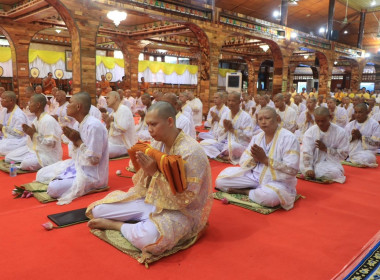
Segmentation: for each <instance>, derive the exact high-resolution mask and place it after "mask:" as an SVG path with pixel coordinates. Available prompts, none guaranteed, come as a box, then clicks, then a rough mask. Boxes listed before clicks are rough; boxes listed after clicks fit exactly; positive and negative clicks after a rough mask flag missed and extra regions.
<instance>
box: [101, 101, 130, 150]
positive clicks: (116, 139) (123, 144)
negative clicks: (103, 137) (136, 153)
mask: <svg viewBox="0 0 380 280" xmlns="http://www.w3.org/2000/svg"><path fill="white" fill-rule="evenodd" d="M112 116H113V118H114V121H113V122H111V124H110V128H109V132H108V141H109V144H108V145H109V157H110V158H114V157H118V156H121V155H125V154H128V151H127V150H128V149H129V148H130V147H132V146H133V145H134V144H135V143H136V130H135V121H134V119H133V116H132V112H131V110H130V109H129V108H128V107H127V106H124V105H122V104H120V105H119V108H118V109H117V111H116V112H113V113H111V115H110V117H112Z"/></svg>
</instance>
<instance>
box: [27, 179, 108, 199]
mask: <svg viewBox="0 0 380 280" xmlns="http://www.w3.org/2000/svg"><path fill="white" fill-rule="evenodd" d="M22 187H24V188H25V190H27V191H30V192H33V196H34V197H35V198H36V199H37V200H38V201H39V202H41V203H48V202H52V201H56V200H57V199H55V198H52V197H51V196H50V195H48V194H47V193H46V191H47V188H48V185H46V184H42V183H40V182H32V183H29V184H24V185H22ZM109 188H110V187H108V186H107V187H104V188H102V189H97V190H93V191H91V192H89V193H87V194H86V195H88V194H91V193H97V192H104V191H107V190H108V189H109ZM41 191H42V192H41Z"/></svg>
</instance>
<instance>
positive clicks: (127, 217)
mask: <svg viewBox="0 0 380 280" xmlns="http://www.w3.org/2000/svg"><path fill="white" fill-rule="evenodd" d="M155 209H156V207H155V206H154V205H151V204H148V203H145V202H144V199H143V198H140V199H137V200H133V201H128V202H118V203H112V204H108V203H105V204H101V205H98V206H95V207H94V209H92V214H93V216H94V218H104V219H111V220H116V221H121V222H128V221H135V222H137V223H135V224H129V223H124V224H123V225H122V227H121V234H122V235H123V236H124V237H125V238H126V239H127V240H128V241H129V242H131V243H132V244H133V246H135V247H136V248H139V249H140V250H141V249H142V248H144V247H145V246H147V245H149V244H152V243H154V242H156V241H157V239H158V238H159V237H160V233H159V232H158V230H157V228H156V226H155V224H154V223H153V222H152V221H151V220H150V219H149V215H150V213H152V212H154V211H155Z"/></svg>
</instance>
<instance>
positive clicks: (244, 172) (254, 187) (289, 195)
mask: <svg viewBox="0 0 380 280" xmlns="http://www.w3.org/2000/svg"><path fill="white" fill-rule="evenodd" d="M257 120H258V124H259V126H260V128H261V129H262V131H263V132H260V133H259V134H257V135H255V136H253V138H252V140H251V142H250V143H249V145H248V148H247V150H245V152H244V154H243V155H242V157H241V159H240V163H239V164H240V167H228V168H226V169H224V170H223V171H222V172H221V173H220V174H219V176H218V178H217V179H216V188H218V189H220V190H222V191H226V192H229V193H241V194H246V195H248V196H249V198H250V199H251V200H252V201H254V202H255V203H258V204H261V205H263V206H268V207H275V206H277V205H281V207H283V208H284V209H286V210H289V209H291V208H293V204H294V201H295V198H296V194H297V192H296V185H297V178H296V175H297V172H298V167H299V155H300V153H299V150H300V146H299V143H298V141H297V138H296V137H295V136H294V134H293V133H291V132H290V131H288V130H287V129H284V128H282V127H281V125H280V122H281V120H280V117H279V116H278V115H277V114H276V111H275V110H274V109H273V108H270V107H264V108H263V109H261V110H260V111H259V112H258V115H257Z"/></svg>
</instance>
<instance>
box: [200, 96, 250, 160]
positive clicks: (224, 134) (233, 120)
mask: <svg viewBox="0 0 380 280" xmlns="http://www.w3.org/2000/svg"><path fill="white" fill-rule="evenodd" d="M227 104H228V108H229V109H230V110H229V111H227V112H226V113H225V114H224V115H222V117H221V118H220V121H219V126H218V129H217V132H216V136H217V138H216V139H206V140H203V141H202V142H201V143H200V144H201V146H202V148H203V149H204V150H205V152H206V154H207V156H208V157H210V158H216V157H220V158H222V159H224V160H229V161H230V162H231V163H232V164H238V163H239V160H240V157H241V155H242V154H243V152H244V150H245V149H246V148H247V146H248V144H249V141H251V138H252V135H253V121H252V117H251V115H249V114H248V113H246V112H245V111H243V110H242V109H241V108H240V93H239V92H231V93H229V94H228V99H227Z"/></svg>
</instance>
